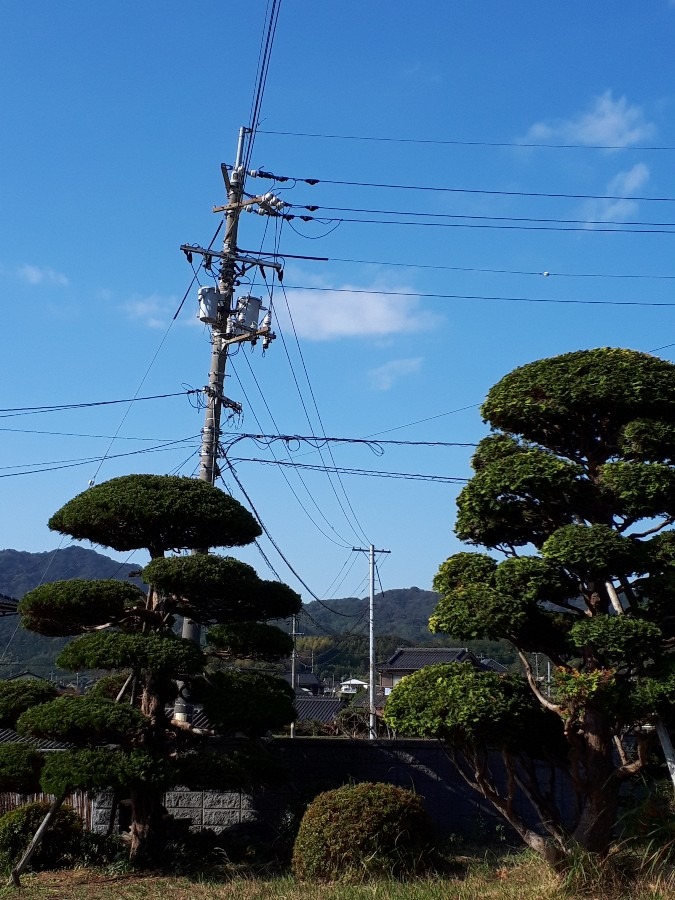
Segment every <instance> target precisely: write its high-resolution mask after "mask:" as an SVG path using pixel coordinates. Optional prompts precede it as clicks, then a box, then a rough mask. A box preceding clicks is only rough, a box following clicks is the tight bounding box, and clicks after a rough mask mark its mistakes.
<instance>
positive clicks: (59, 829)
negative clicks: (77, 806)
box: [0, 803, 82, 871]
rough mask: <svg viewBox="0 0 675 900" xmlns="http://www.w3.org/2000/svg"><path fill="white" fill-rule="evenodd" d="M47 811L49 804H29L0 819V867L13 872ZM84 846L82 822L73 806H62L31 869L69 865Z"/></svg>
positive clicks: (43, 838)
mask: <svg viewBox="0 0 675 900" xmlns="http://www.w3.org/2000/svg"><path fill="white" fill-rule="evenodd" d="M48 810H49V804H48V803H27V804H26V805H25V806H18V807H17V808H16V809H13V810H11V811H10V812H8V813H5V814H4V815H3V816H0V868H2V869H10V868H11V867H12V866H13V865H15V864H16V863H17V862H18V861H19V859H20V858H21V856H22V855H23V852H24V850H25V849H26V847H27V846H28V844H29V843H30V842H31V839H32V837H33V835H34V834H35V832H36V831H37V830H38V828H39V826H40V823H41V822H42V820H43V819H44V817H45V816H46V814H47V811H48ZM81 843H82V820H81V819H80V817H79V816H78V815H77V813H75V812H74V811H73V810H72V809H71V808H70V807H68V806H62V807H61V808H60V809H59V811H58V812H57V814H56V816H55V818H54V819H53V820H52V822H51V824H50V826H49V828H48V829H47V831H46V832H45V834H44V835H43V837H42V842H41V843H40V845H39V847H38V848H37V850H36V851H35V853H34V854H33V856H32V857H31V860H30V868H31V869H32V870H33V871H38V870H40V869H58V868H63V867H65V866H70V865H72V864H73V862H74V861H75V860H76V859H77V858H78V856H79V854H80V847H81Z"/></svg>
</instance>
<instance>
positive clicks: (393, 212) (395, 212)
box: [293, 204, 675, 230]
mask: <svg viewBox="0 0 675 900" xmlns="http://www.w3.org/2000/svg"><path fill="white" fill-rule="evenodd" d="M293 206H294V207H295V208H299V209H312V210H327V211H328V212H351V213H369V214H372V215H378V216H414V217H419V218H430V219H453V220H455V219H470V220H475V221H494V222H532V223H540V224H556V225H585V226H589V225H618V226H621V228H622V230H624V228H623V226H627V225H635V226H643V227H645V228H652V227H653V228H660V227H663V228H675V222H640V221H638V222H632V221H616V220H613V219H559V218H535V217H534V216H489V215H472V214H467V213H436V212H419V211H413V210H400V209H370V208H366V207H352V206H311V207H306V206H300V204H293ZM343 221H344V220H343ZM349 221H355V220H349ZM359 221H360V220H359ZM383 224H384V223H383ZM426 224H433V223H426ZM566 230H568V229H566ZM569 230H571V229H569Z"/></svg>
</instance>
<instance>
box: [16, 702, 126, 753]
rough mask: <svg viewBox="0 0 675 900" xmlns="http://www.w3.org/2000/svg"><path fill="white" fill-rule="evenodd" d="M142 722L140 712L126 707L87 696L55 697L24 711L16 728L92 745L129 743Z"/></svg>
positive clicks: (42, 735) (34, 734)
mask: <svg viewBox="0 0 675 900" xmlns="http://www.w3.org/2000/svg"><path fill="white" fill-rule="evenodd" d="M143 721H144V719H143V716H142V715H141V713H140V712H139V711H138V710H137V709H134V708H133V707H131V706H127V705H126V704H122V703H113V702H112V701H110V700H98V699H90V698H89V697H57V699H56V700H52V701H50V702H49V703H42V704H40V706H34V707H31V709H28V710H26V712H25V713H23V715H22V716H21V718H20V719H19V721H18V722H17V729H18V731H19V732H20V733H21V734H30V735H32V736H33V737H48V738H55V739H57V740H63V741H68V742H72V743H75V744H84V745H89V746H91V745H95V744H113V743H114V744H120V743H128V742H129V741H130V740H131V739H132V737H133V736H134V735H135V734H136V733H137V732H138V731H139V730H140V728H141V726H142V724H143Z"/></svg>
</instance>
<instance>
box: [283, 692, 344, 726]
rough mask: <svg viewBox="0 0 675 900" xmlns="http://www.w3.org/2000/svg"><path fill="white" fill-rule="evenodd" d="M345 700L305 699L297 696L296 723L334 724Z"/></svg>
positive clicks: (332, 698) (337, 698)
mask: <svg viewBox="0 0 675 900" xmlns="http://www.w3.org/2000/svg"><path fill="white" fill-rule="evenodd" d="M343 706H344V700H340V698H339V697H310V696H307V695H305V696H304V697H301V696H299V695H298V696H296V698H295V712H296V714H297V719H296V723H297V724H300V723H302V722H321V723H322V724H323V725H330V724H332V723H333V722H334V721H335V720H336V718H337V715H338V713H339V712H340V710H341V709H342V707H343Z"/></svg>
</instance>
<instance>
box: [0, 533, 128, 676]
mask: <svg viewBox="0 0 675 900" xmlns="http://www.w3.org/2000/svg"><path fill="white" fill-rule="evenodd" d="M138 568H139V567H138V566H137V565H130V564H128V563H119V562H117V561H116V560H114V559H110V558H109V557H108V556H104V555H103V554H102V553H97V552H96V551H95V550H87V549H85V548H84V547H65V548H64V549H62V550H56V551H54V550H50V551H47V552H45V553H26V552H24V551H21V550H0V594H6V595H8V596H9V597H14V598H15V599H16V600H20V599H21V597H23V595H24V594H25V593H26V592H27V591H30V590H32V588H34V587H37V586H38V585H39V584H41V583H45V582H52V581H62V580H65V579H68V578H118V579H122V580H126V579H127V578H128V575H129V573H130V572H135V571H138ZM135 581H136V583H137V584H140V581H138V580H137V579H135ZM18 625H19V619H18V616H3V617H0V678H7V677H8V676H9V675H16V674H17V673H18V672H22V671H24V670H25V669H29V670H30V671H31V672H34V673H35V674H36V675H42V676H43V677H45V678H48V677H49V675H50V673H51V672H52V671H56V670H55V666H54V661H55V659H56V657H57V656H58V654H59V652H60V650H61V648H62V647H63V646H65V644H66V643H67V642H68V638H48V637H43V636H42V635H39V634H33V633H32V632H30V631H25V630H24V629H23V628H20V627H18ZM58 674H61V675H65V674H66V673H58Z"/></svg>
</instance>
